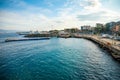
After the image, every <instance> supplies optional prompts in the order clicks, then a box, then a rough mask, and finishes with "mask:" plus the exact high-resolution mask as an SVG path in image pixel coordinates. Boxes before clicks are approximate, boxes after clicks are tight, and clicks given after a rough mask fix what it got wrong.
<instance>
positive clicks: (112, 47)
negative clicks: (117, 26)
mask: <svg viewBox="0 0 120 80" xmlns="http://www.w3.org/2000/svg"><path fill="white" fill-rule="evenodd" d="M81 37H82V38H85V39H88V40H91V41H93V42H96V43H97V44H99V46H100V47H102V48H103V49H106V50H107V51H109V52H110V54H111V55H112V56H113V58H115V59H116V60H118V61H120V41H117V40H113V39H108V38H102V37H100V36H96V35H92V36H91V35H83V36H81Z"/></svg>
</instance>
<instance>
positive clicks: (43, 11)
mask: <svg viewBox="0 0 120 80" xmlns="http://www.w3.org/2000/svg"><path fill="white" fill-rule="evenodd" d="M119 4H120V0H0V29H6V30H26V31H28V30H51V29H64V28H72V27H76V28H80V26H82V25H91V26H95V23H106V22H110V21H119V20H120V15H119V13H120V5H119Z"/></svg>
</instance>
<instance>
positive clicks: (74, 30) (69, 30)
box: [64, 28, 79, 33]
mask: <svg viewBox="0 0 120 80" xmlns="http://www.w3.org/2000/svg"><path fill="white" fill-rule="evenodd" d="M64 31H65V32H68V33H77V32H79V29H78V28H71V29H64Z"/></svg>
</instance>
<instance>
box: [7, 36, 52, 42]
mask: <svg viewBox="0 0 120 80" xmlns="http://www.w3.org/2000/svg"><path fill="white" fill-rule="evenodd" d="M48 39H50V37H43V38H11V39H6V40H5V42H13V41H30V40H48Z"/></svg>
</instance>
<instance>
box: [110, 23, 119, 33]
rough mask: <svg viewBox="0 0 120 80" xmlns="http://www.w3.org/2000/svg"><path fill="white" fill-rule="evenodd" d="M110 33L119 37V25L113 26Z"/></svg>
mask: <svg viewBox="0 0 120 80" xmlns="http://www.w3.org/2000/svg"><path fill="white" fill-rule="evenodd" d="M111 31H112V32H113V33H114V34H116V35H120V24H116V25H115V26H113V27H112V29H111Z"/></svg>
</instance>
